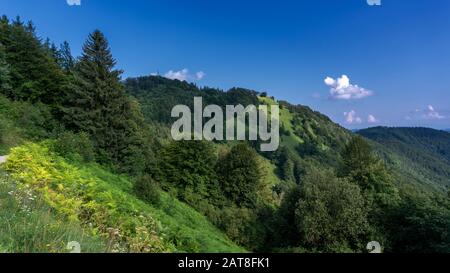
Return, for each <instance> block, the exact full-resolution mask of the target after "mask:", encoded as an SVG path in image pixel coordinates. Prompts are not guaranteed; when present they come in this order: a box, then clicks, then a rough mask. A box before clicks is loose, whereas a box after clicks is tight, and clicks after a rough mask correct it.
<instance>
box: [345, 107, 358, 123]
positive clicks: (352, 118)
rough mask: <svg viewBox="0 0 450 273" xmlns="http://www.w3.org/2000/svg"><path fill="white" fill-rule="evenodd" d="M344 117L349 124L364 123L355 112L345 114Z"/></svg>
mask: <svg viewBox="0 0 450 273" xmlns="http://www.w3.org/2000/svg"><path fill="white" fill-rule="evenodd" d="M344 116H345V121H346V122H347V123H348V124H361V123H362V119H361V118H360V117H358V115H357V114H356V111H355V110H351V111H350V112H345V113H344Z"/></svg>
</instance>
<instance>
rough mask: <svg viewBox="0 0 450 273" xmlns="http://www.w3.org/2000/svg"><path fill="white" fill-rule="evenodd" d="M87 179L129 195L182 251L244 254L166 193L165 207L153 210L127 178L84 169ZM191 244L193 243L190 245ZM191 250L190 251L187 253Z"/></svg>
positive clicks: (86, 167)
mask: <svg viewBox="0 0 450 273" xmlns="http://www.w3.org/2000/svg"><path fill="white" fill-rule="evenodd" d="M80 170H81V171H82V172H83V173H84V175H85V176H86V177H97V178H98V179H100V180H102V181H105V182H106V183H107V184H108V188H109V190H110V191H111V192H119V193H121V194H125V195H126V197H127V198H129V200H130V201H131V204H132V205H133V206H134V207H135V208H136V209H139V210H141V211H145V212H148V213H150V214H151V215H153V216H154V218H155V219H157V220H158V221H160V222H161V224H162V226H163V230H164V232H165V233H166V234H167V235H168V238H169V240H170V241H171V242H172V243H174V244H175V245H176V248H177V249H178V250H180V251H187V250H191V249H192V248H193V249H194V250H196V251H198V252H243V251H244V249H242V248H240V247H238V246H236V245H235V244H234V243H233V242H231V241H230V240H229V239H228V238H227V237H226V236H225V235H224V234H223V233H222V232H221V231H219V230H218V229H217V228H216V227H214V226H213V225H212V224H211V223H210V222H209V221H208V220H207V219H206V218H205V217H204V216H203V215H201V214H200V213H198V212H197V211H196V210H194V209H193V208H191V207H189V206H188V205H186V204H184V203H182V202H180V201H178V200H177V199H175V198H173V197H171V196H170V195H168V194H167V193H165V192H162V193H161V195H162V196H161V199H162V200H161V201H162V202H161V204H160V205H158V206H152V205H149V204H146V203H144V202H142V201H141V200H139V199H137V198H136V197H135V196H134V195H133V193H132V182H131V181H130V180H129V179H128V178H127V177H125V176H119V175H115V174H112V173H110V172H108V171H106V170H104V169H103V168H101V167H99V166H97V165H85V166H82V167H81V168H80ZM187 242H190V243H187ZM185 248H188V249H185Z"/></svg>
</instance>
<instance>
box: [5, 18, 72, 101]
mask: <svg viewBox="0 0 450 273" xmlns="http://www.w3.org/2000/svg"><path fill="white" fill-rule="evenodd" d="M0 43H1V44H2V45H3V47H4V51H5V59H6V62H7V63H9V65H10V67H9V71H10V73H9V74H10V78H11V89H10V91H8V92H6V93H5V95H7V96H8V97H9V98H11V99H14V100H27V101H31V102H43V103H45V104H48V105H50V106H51V107H52V108H53V109H57V107H58V105H59V104H60V102H61V99H62V98H63V89H64V82H65V76H64V74H63V73H62V71H61V69H60V68H59V66H58V65H57V63H56V62H55V60H54V59H53V57H52V56H51V54H49V52H48V50H47V49H46V47H45V45H43V44H42V43H41V41H40V39H39V38H38V37H37V36H36V33H35V28H34V25H33V23H31V22H30V23H28V24H25V23H23V22H22V21H21V20H20V18H17V19H15V20H14V21H12V22H9V20H8V19H7V18H6V17H2V19H1V21H0Z"/></svg>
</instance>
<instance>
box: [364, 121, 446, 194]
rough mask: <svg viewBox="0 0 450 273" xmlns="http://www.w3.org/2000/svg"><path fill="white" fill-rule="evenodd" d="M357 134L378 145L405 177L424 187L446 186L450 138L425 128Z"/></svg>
mask: <svg viewBox="0 0 450 273" xmlns="http://www.w3.org/2000/svg"><path fill="white" fill-rule="evenodd" d="M358 134H360V135H362V136H364V137H367V138H368V139H371V140H373V141H375V142H376V143H378V144H380V145H379V149H380V150H381V151H382V152H383V154H384V156H385V157H386V158H387V160H389V161H390V162H391V163H392V165H394V166H396V167H397V168H398V169H399V170H400V171H401V172H402V174H403V175H404V176H405V177H410V178H411V180H415V181H418V182H420V183H423V184H425V185H427V186H431V187H437V188H440V189H446V187H448V186H450V135H449V134H448V133H446V132H443V131H439V130H434V129H429V128H386V127H377V128H370V129H366V130H361V131H358Z"/></svg>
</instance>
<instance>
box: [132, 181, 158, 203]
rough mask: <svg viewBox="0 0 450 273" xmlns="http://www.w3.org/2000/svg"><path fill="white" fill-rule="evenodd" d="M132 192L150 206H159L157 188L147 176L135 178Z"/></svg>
mask: <svg viewBox="0 0 450 273" xmlns="http://www.w3.org/2000/svg"><path fill="white" fill-rule="evenodd" d="M133 190H134V192H135V193H136V195H137V196H138V197H139V198H141V199H142V200H144V201H146V202H148V203H150V204H153V205H159V204H160V202H161V196H160V193H159V187H158V185H157V184H156V182H155V181H154V180H153V179H152V178H151V177H150V176H149V175H143V176H141V177H139V178H137V179H136V181H135V183H134V187H133Z"/></svg>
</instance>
